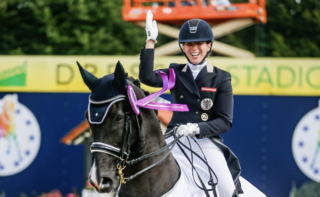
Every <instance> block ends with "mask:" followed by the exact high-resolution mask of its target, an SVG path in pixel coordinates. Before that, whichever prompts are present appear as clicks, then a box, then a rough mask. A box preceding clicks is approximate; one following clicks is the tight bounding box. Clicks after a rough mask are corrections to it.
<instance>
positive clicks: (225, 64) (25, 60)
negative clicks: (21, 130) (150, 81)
mask: <svg viewBox="0 0 320 197" xmlns="http://www.w3.org/2000/svg"><path fill="white" fill-rule="evenodd" d="M208 60H209V61H210V62H211V63H212V64H213V65H214V66H216V67H218V68H221V69H223V70H226V71H228V72H230V73H231V75H232V85H233V91H234V94H236V95H292V96H320V58H252V59H240V58H216V57H210V58H208ZM76 61H79V62H80V64H81V65H82V66H83V67H84V68H85V69H87V70H88V71H89V72H91V73H93V74H94V75H96V76H97V77H102V76H103V75H106V74H110V73H112V72H113V71H114V68H115V65H116V63H117V61H120V62H121V63H122V65H123V66H124V68H125V71H126V72H127V73H128V74H129V76H132V77H134V78H138V72H139V56H0V91H1V92H89V91H88V88H87V87H86V86H85V85H84V83H83V81H82V79H81V75H80V73H79V71H78V67H77V64H76ZM172 62H175V63H186V60H185V58H184V57H177V56H176V57H157V58H156V59H155V63H154V64H155V65H154V67H155V69H160V68H168V66H169V64H170V63H172ZM143 88H144V89H146V90H148V91H151V92H154V91H156V90H158V89H156V88H151V87H148V86H143Z"/></svg>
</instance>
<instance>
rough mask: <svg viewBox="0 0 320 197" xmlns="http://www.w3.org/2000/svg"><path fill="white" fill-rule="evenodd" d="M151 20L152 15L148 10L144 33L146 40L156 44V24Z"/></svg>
mask: <svg viewBox="0 0 320 197" xmlns="http://www.w3.org/2000/svg"><path fill="white" fill-rule="evenodd" d="M152 20H153V14H152V12H151V11H150V10H148V13H147V17H146V33H147V40H146V41H148V40H154V41H155V42H157V37H158V27H157V22H156V21H155V20H154V21H152Z"/></svg>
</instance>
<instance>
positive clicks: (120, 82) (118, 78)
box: [113, 61, 127, 94]
mask: <svg viewBox="0 0 320 197" xmlns="http://www.w3.org/2000/svg"><path fill="white" fill-rule="evenodd" d="M113 85H114V86H115V87H116V89H117V90H118V91H119V93H121V94H126V91H127V80H126V73H125V72H124V69H123V66H122V65H121V63H120V62H119V61H118V63H117V65H116V69H115V70H114V79H113Z"/></svg>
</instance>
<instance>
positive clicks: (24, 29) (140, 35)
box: [0, 0, 146, 55]
mask: <svg viewBox="0 0 320 197" xmlns="http://www.w3.org/2000/svg"><path fill="white" fill-rule="evenodd" d="M121 8H122V1H104V0H95V1H91V0H24V1H22V0H1V1H0V21H1V23H0V43H1V44H0V54H28V55H33V54H41V55H49V54H54V55H76V54H85V55H100V54H101V55H105V54H108V55H111V54H112V55H115V54H116V55H124V54H125V55H129V54H137V53H138V52H139V51H140V48H141V47H142V46H141V45H142V44H143V43H144V42H145V39H146V38H145V30H144V29H143V28H140V27H137V26H135V25H133V24H131V23H128V22H123V20H122V15H121Z"/></svg>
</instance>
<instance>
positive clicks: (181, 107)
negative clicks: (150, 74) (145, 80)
mask: <svg viewBox="0 0 320 197" xmlns="http://www.w3.org/2000/svg"><path fill="white" fill-rule="evenodd" d="M158 74H159V75H160V77H161V79H162V82H163V87H162V89H161V90H160V91H159V92H156V93H153V94H150V95H149V96H147V97H144V98H142V99H140V100H138V101H137V99H136V95H135V94H134V91H133V88H132V87H131V86H128V96H129V100H130V104H131V106H132V108H133V111H134V112H135V113H136V114H137V115H139V114H140V110H139V107H143V108H148V109H161V110H169V111H189V108H188V106H187V105H185V104H168V103H156V102H152V100H153V99H155V98H157V97H159V96H160V95H161V94H163V93H164V92H165V91H167V90H170V89H171V88H173V87H174V85H175V80H176V75H175V73H174V70H173V69H172V68H170V69H169V81H168V78H167V75H166V73H165V72H162V71H159V72H158Z"/></svg>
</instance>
